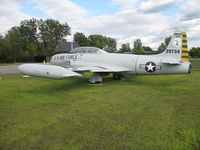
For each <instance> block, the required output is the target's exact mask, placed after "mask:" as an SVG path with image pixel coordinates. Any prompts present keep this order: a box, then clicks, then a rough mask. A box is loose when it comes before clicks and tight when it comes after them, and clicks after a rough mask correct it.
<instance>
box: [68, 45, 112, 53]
mask: <svg viewBox="0 0 200 150" xmlns="http://www.w3.org/2000/svg"><path fill="white" fill-rule="evenodd" d="M72 53H88V54H107V53H108V52H106V51H104V50H102V49H100V48H96V47H77V48H75V49H73V50H72Z"/></svg>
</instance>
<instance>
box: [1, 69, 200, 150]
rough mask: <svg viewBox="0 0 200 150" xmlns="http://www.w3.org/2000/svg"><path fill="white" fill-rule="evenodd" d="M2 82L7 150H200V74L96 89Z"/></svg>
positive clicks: (70, 82)
mask: <svg viewBox="0 0 200 150" xmlns="http://www.w3.org/2000/svg"><path fill="white" fill-rule="evenodd" d="M0 77H1V78H2V79H1V80H0V87H1V90H0V149H3V150H22V149H24V150H29V149H37V150H46V149H52V150H60V149H66V150H199V149H200V69H194V70H193V73H192V74H186V75H169V76H168V75H166V76H126V80H124V81H113V80H112V79H111V77H106V78H105V79H104V83H103V84H102V85H97V86H94V85H88V77H89V76H88V75H87V76H85V77H82V78H68V79H65V80H50V79H41V78H34V77H30V78H22V75H20V74H17V75H1V76H0Z"/></svg>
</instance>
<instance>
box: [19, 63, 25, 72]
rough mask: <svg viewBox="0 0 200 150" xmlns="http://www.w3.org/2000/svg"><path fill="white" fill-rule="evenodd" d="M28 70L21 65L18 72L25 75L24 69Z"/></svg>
mask: <svg viewBox="0 0 200 150" xmlns="http://www.w3.org/2000/svg"><path fill="white" fill-rule="evenodd" d="M25 68H26V65H25V64H23V65H20V66H18V67H17V69H18V71H19V72H21V73H24V69H25Z"/></svg>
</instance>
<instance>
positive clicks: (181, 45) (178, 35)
mask: <svg viewBox="0 0 200 150" xmlns="http://www.w3.org/2000/svg"><path fill="white" fill-rule="evenodd" d="M161 55H163V56H167V57H172V58H175V59H177V60H180V61H189V51H188V46H187V36H186V32H182V31H176V32H175V33H174V34H173V36H172V37H171V40H170V42H169V44H168V46H167V48H166V50H165V51H164V52H163V53H161Z"/></svg>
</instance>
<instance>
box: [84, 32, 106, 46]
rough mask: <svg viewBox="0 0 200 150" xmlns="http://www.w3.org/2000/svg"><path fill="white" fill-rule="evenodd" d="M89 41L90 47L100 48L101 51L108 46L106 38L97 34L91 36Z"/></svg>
mask: <svg viewBox="0 0 200 150" xmlns="http://www.w3.org/2000/svg"><path fill="white" fill-rule="evenodd" d="M88 39H89V46H93V47H98V48H101V49H102V48H104V47H105V46H106V37H104V36H102V35H97V34H94V35H90V36H89V37H88Z"/></svg>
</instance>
